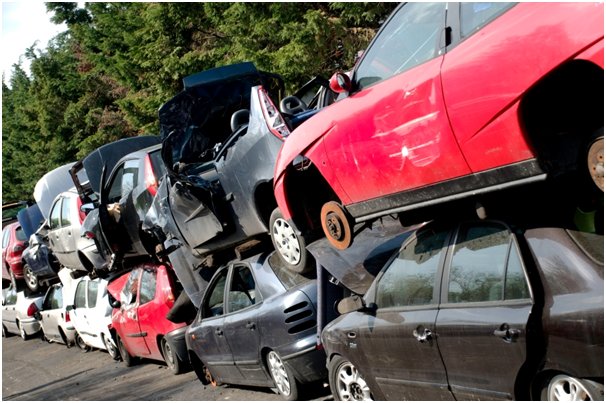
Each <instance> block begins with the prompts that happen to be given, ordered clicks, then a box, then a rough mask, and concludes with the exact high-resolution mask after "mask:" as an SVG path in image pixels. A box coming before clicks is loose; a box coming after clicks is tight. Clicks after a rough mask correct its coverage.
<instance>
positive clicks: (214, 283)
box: [186, 253, 326, 400]
mask: <svg viewBox="0 0 606 403" xmlns="http://www.w3.org/2000/svg"><path fill="white" fill-rule="evenodd" d="M316 301H317V284H316V280H315V279H309V278H307V277H304V276H302V275H300V274H297V273H294V272H292V271H290V270H287V269H286V268H285V267H284V265H283V263H281V260H280V259H279V257H278V256H277V254H276V253H272V254H270V255H267V254H262V255H257V256H255V257H252V258H249V259H245V260H241V261H234V262H232V263H230V264H229V265H227V266H225V267H223V268H221V269H219V270H218V271H217V273H216V274H215V276H214V277H213V278H212V280H211V282H210V285H209V287H208V289H207V290H206V292H205V294H204V297H203V298H202V303H201V305H200V307H199V310H198V315H197V316H196V319H195V320H194V322H193V323H192V324H191V325H190V326H189V328H188V330H187V334H186V341H187V346H188V350H189V354H190V360H191V362H192V365H193V366H194V369H195V371H196V374H197V375H198V377H199V378H200V380H201V381H202V383H209V382H213V381H219V382H224V383H231V384H239V385H251V386H262V387H270V388H275V390H276V391H277V392H278V393H280V394H281V395H282V396H284V397H285V398H287V399H289V400H297V398H298V396H299V385H300V384H302V383H307V382H312V381H316V380H320V379H323V378H324V377H325V376H326V368H325V365H324V364H325V360H326V356H325V354H324V351H322V350H321V349H320V348H318V337H317V330H316V329H317V302H316Z"/></svg>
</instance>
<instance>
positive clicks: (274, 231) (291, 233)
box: [269, 208, 315, 274]
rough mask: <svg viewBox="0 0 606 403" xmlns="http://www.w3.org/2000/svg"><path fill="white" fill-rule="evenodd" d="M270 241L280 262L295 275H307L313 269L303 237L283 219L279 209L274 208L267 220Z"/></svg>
mask: <svg viewBox="0 0 606 403" xmlns="http://www.w3.org/2000/svg"><path fill="white" fill-rule="evenodd" d="M269 231H270V235H271V241H272V243H273V244H274V248H275V249H276V251H277V254H278V256H279V257H280V260H281V261H282V262H283V263H284V265H285V266H286V268H287V269H289V270H291V271H293V272H295V273H300V274H302V273H307V272H309V271H311V269H312V268H314V267H315V266H314V264H313V263H314V258H313V256H311V254H310V253H309V251H308V250H307V249H306V248H307V241H306V239H305V237H303V236H302V235H299V234H298V232H299V231H298V230H297V229H296V228H295V227H294V226H292V225H291V224H290V223H289V222H288V221H286V220H285V219H284V216H283V215H282V212H281V211H280V209H279V208H275V209H274V211H273V212H272V213H271V216H270V218H269Z"/></svg>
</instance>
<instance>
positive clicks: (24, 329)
mask: <svg viewBox="0 0 606 403" xmlns="http://www.w3.org/2000/svg"><path fill="white" fill-rule="evenodd" d="M43 299H44V294H34V295H30V296H25V293H24V292H23V291H17V289H15V288H14V287H13V286H12V285H11V286H10V287H8V288H7V289H5V290H3V291H2V337H6V336H7V334H9V333H10V334H18V335H20V336H21V338H22V339H23V340H26V339H27V338H28V337H29V336H31V335H34V334H36V333H38V332H39V331H40V322H38V320H37V319H36V318H35V317H34V315H35V314H36V312H38V311H39V310H40V307H41V306H42V300H43Z"/></svg>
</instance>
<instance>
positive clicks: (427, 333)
mask: <svg viewBox="0 0 606 403" xmlns="http://www.w3.org/2000/svg"><path fill="white" fill-rule="evenodd" d="M412 335H413V336H414V337H415V338H416V339H417V341H418V342H419V343H425V342H426V341H431V339H432V338H433V333H432V332H431V330H429V329H427V328H424V329H422V330H421V328H417V329H415V330H414V331H413V332H412Z"/></svg>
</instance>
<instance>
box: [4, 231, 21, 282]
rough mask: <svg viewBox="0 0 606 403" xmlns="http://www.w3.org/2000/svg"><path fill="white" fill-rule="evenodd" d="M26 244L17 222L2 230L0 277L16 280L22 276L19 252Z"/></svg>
mask: <svg viewBox="0 0 606 403" xmlns="http://www.w3.org/2000/svg"><path fill="white" fill-rule="evenodd" d="M26 246H27V237H26V236H25V233H24V232H23V229H21V225H20V224H19V223H18V222H14V223H11V224H8V225H7V226H5V227H4V229H3V230H2V278H3V279H10V281H11V282H12V283H13V284H15V282H16V280H20V279H22V278H23V264H22V262H21V254H22V253H23V250H24V249H25V248H26Z"/></svg>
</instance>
